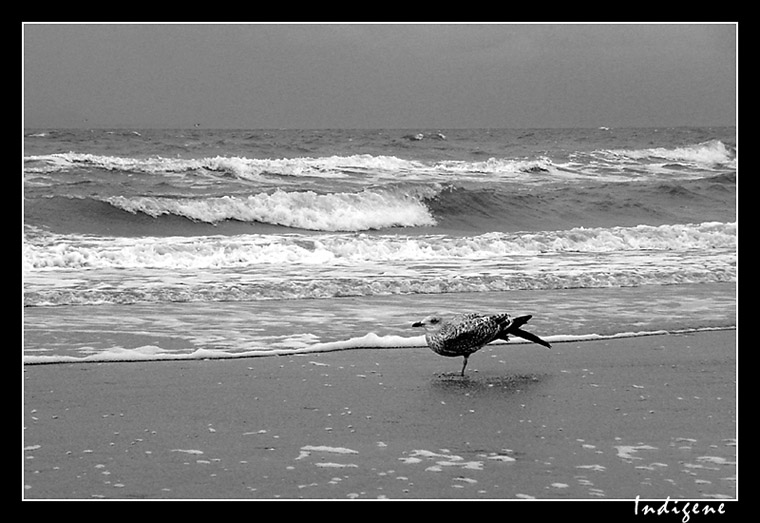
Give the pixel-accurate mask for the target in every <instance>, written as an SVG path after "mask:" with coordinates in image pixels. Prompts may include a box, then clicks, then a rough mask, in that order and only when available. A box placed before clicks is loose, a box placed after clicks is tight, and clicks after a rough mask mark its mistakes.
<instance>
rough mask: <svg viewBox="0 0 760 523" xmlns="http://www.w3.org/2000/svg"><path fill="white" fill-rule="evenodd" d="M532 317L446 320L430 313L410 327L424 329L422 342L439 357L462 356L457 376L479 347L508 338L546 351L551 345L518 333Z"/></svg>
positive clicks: (463, 316) (475, 316)
mask: <svg viewBox="0 0 760 523" xmlns="http://www.w3.org/2000/svg"><path fill="white" fill-rule="evenodd" d="M532 317H533V316H532V315H526V316H517V317H512V316H510V315H509V314H491V315H487V316H485V315H482V314H478V313H469V314H460V315H459V316H456V317H454V318H452V319H451V320H449V321H444V319H443V318H442V317H441V316H439V315H438V314H432V315H430V316H428V317H426V318H424V319H423V320H421V321H418V322H415V323H413V324H412V327H424V328H425V330H426V331H427V333H426V334H425V341H426V342H427V344H428V347H430V348H431V349H432V350H433V352H435V353H436V354H440V355H441V356H448V357H456V356H464V364H463V365H462V372H461V375H462V376H464V369H465V368H466V367H467V359H468V358H469V357H470V354H472V353H473V352H476V351H478V350H480V349H481V348H483V346H484V345H487V344H489V343H491V342H492V341H494V340H505V341H506V340H508V339H509V335H510V334H511V335H513V336H519V337H520V338H524V339H526V340H529V341H532V342H533V343H538V344H539V345H543V346H544V347H546V348H547V349H550V348H551V344H550V343H549V342H547V341H544V340H542V339H541V338H539V337H538V336H536V335H535V334H531V333H530V332H527V331H524V330H522V329H521V328H520V327H522V326H523V325H524V324H526V323H527V322H528V320H530V319H531V318H532Z"/></svg>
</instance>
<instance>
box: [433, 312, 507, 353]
mask: <svg viewBox="0 0 760 523" xmlns="http://www.w3.org/2000/svg"><path fill="white" fill-rule="evenodd" d="M501 328H502V323H500V322H499V321H498V320H495V319H494V317H492V316H481V315H480V314H465V315H462V316H459V317H457V318H455V319H453V320H452V321H451V322H449V323H448V324H447V325H445V326H444V328H443V329H441V332H440V334H441V337H442V338H443V340H444V344H445V345H446V347H447V348H451V349H455V348H480V347H482V346H483V345H485V344H486V343H490V342H491V341H493V340H494V338H495V337H496V336H497V335H498V334H499V332H500V331H501Z"/></svg>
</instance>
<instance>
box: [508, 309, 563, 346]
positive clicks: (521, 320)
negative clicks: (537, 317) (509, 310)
mask: <svg viewBox="0 0 760 523" xmlns="http://www.w3.org/2000/svg"><path fill="white" fill-rule="evenodd" d="M532 317H533V316H531V315H530V314H528V315H525V316H517V317H516V318H512V322H511V323H510V324H509V326H508V327H507V328H506V329H505V330H504V332H503V333H502V336H501V337H503V338H504V339H507V338H508V337H509V335H510V334H512V335H513V336H518V337H520V338H523V339H525V340H528V341H532V342H533V343H538V344H539V345H543V346H544V347H546V348H547V349H551V347H552V346H551V343H549V342H548V341H546V340H542V339H541V338H539V337H538V336H536V335H535V334H533V333H532V332H528V331H524V330H522V329H521V328H520V327H522V326H523V325H525V324H526V323H528V320H530V319H531V318H532Z"/></svg>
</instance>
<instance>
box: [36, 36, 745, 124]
mask: <svg viewBox="0 0 760 523" xmlns="http://www.w3.org/2000/svg"><path fill="white" fill-rule="evenodd" d="M736 31H737V28H736V26H735V25H733V24H690V25H662V24H654V25H625V24H623V25H617V24H613V25H598V24H592V25H578V24H559V25H535V24H527V25H504V24H485V25H483V24H462V25H437V24H436V25H432V24H424V25H387V24H380V25H369V24H356V25H352V24H328V25H302V24H296V25H269V24H264V25H258V24H255V25H206V24H198V25H154V24H138V25H71V24H68V25H37V24H26V25H24V27H23V45H24V47H23V72H24V90H23V95H24V101H23V107H24V126H25V127H27V128H38V127H48V128H55V127H131V128H147V127H165V128H174V127H192V126H193V125H194V124H196V123H198V124H200V125H201V126H202V127H220V128H282V127H285V128H340V127H348V128H352V127H353V128H442V129H443V128H455V127H597V126H603V125H604V126H610V127H622V126H678V125H733V124H734V123H735V118H736V103H737V102H736V76H737V71H736V53H737V44H736Z"/></svg>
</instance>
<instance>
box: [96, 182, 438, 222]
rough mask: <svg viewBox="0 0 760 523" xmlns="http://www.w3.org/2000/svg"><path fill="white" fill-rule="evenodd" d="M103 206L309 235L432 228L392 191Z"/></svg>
mask: <svg viewBox="0 0 760 523" xmlns="http://www.w3.org/2000/svg"><path fill="white" fill-rule="evenodd" d="M105 201H106V202H107V203H109V204H111V205H113V206H114V207H117V208H119V209H122V210H124V211H128V212H131V213H133V214H136V213H138V212H140V213H144V214H147V215H149V216H153V217H158V216H161V215H176V216H182V217H185V218H189V219H191V220H194V221H199V222H206V223H212V224H216V223H220V222H222V221H225V220H237V221H242V222H251V223H253V222H257V223H268V224H273V225H282V226H285V227H293V228H297V229H307V230H313V231H344V232H346V231H364V230H371V229H384V228H388V227H417V226H432V225H435V224H436V221H435V219H434V218H433V216H432V215H431V214H430V211H429V210H428V208H427V207H426V206H425V205H424V204H423V203H422V201H421V200H420V199H419V197H417V195H411V194H409V193H405V192H402V191H395V190H376V191H373V190H364V191H361V192H358V193H329V194H318V193H316V192H313V191H294V192H289V191H283V190H280V189H278V190H277V191H275V192H273V193H259V194H255V195H251V196H248V197H239V196H221V197H212V198H167V197H146V196H140V197H131V198H128V197H124V196H113V197H110V198H107V199H106V200H105Z"/></svg>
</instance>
